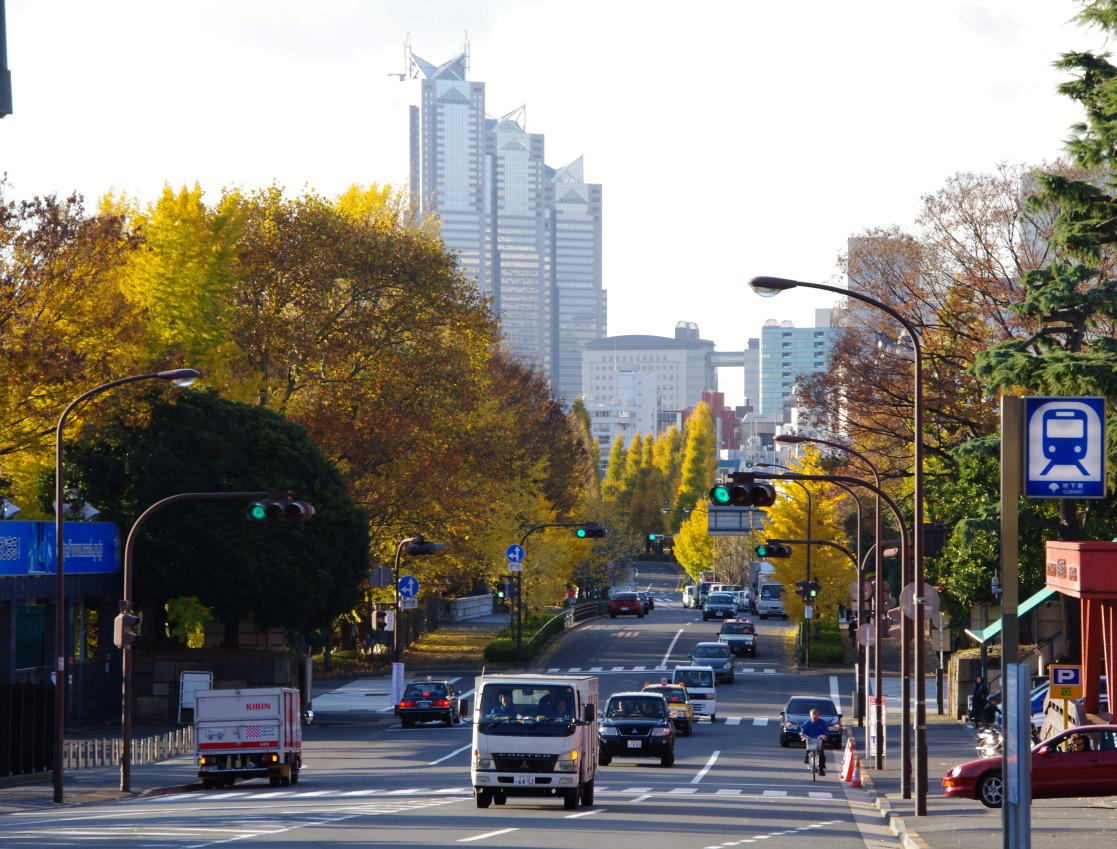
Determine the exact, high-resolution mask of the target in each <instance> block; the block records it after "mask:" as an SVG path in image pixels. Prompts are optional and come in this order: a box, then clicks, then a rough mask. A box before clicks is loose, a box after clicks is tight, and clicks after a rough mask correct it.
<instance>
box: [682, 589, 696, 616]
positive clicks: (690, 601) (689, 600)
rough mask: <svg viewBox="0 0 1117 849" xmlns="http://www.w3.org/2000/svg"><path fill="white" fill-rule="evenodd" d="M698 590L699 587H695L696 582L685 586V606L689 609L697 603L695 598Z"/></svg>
mask: <svg viewBox="0 0 1117 849" xmlns="http://www.w3.org/2000/svg"><path fill="white" fill-rule="evenodd" d="M696 590H697V587H695V586H694V584H690V585H689V586H687V587H684V588H683V607H685V608H686V609H687V610H689V609H690V608H692V607H694V605H695V603H696V602H695V598H694V594H695V592H696Z"/></svg>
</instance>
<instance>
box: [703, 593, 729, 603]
mask: <svg viewBox="0 0 1117 849" xmlns="http://www.w3.org/2000/svg"><path fill="white" fill-rule="evenodd" d="M732 603H733V596H731V595H728V594H726V593H713V594H712V595H711V596H710V597H709V598H708V599H706V604H732Z"/></svg>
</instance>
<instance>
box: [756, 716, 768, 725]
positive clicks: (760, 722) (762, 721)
mask: <svg viewBox="0 0 1117 849" xmlns="http://www.w3.org/2000/svg"><path fill="white" fill-rule="evenodd" d="M752 724H753V725H761V726H763V725H767V724H768V717H766V716H758V717H755V718H754V719H753V721H752Z"/></svg>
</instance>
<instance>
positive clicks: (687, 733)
mask: <svg viewBox="0 0 1117 849" xmlns="http://www.w3.org/2000/svg"><path fill="white" fill-rule="evenodd" d="M693 733H694V726H693V725H692V724H691V723H689V722H688V723H687V724H686V728H684V729H683V736H684V737H689V736H690V735H691V734H693Z"/></svg>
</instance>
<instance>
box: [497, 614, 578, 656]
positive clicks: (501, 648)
mask: <svg viewBox="0 0 1117 849" xmlns="http://www.w3.org/2000/svg"><path fill="white" fill-rule="evenodd" d="M565 620H566V614H565V613H560V614H559V615H558V616H553V617H551V618H550V619H549V620H547V622H546V624H544V625H543V627H542V628H540V629H539V630H538V631H536V632H535V633H534V634H533V635H532V636H531V637H529V638H528V639H525V640H524V642H523V647H522V651H521V658H522V659H523V660H531V659H532V658H533V657H535V655H536V653H537V652H538V651H539V650H540V649H541V648H543V646H545V645H546V644H547V641H548V640H549V639H551V637H553V636H554V635H555V634H557V633H559V632H560V631H562V629H563V628H564V627H566V621H565ZM525 624H528V625H531V624H532V622H531V621H530V620H525ZM501 633H502V634H511V636H499V637H497V638H496V639H494V640H492V641H491V642H490V643H489V644H488V645H487V646H485V660H487V661H490V662H491V663H512V662H514V661H515V660H516V637H515V629H514V628H513V627H511V626H510V627H508V628H505V629H504V631H502V632H501Z"/></svg>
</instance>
